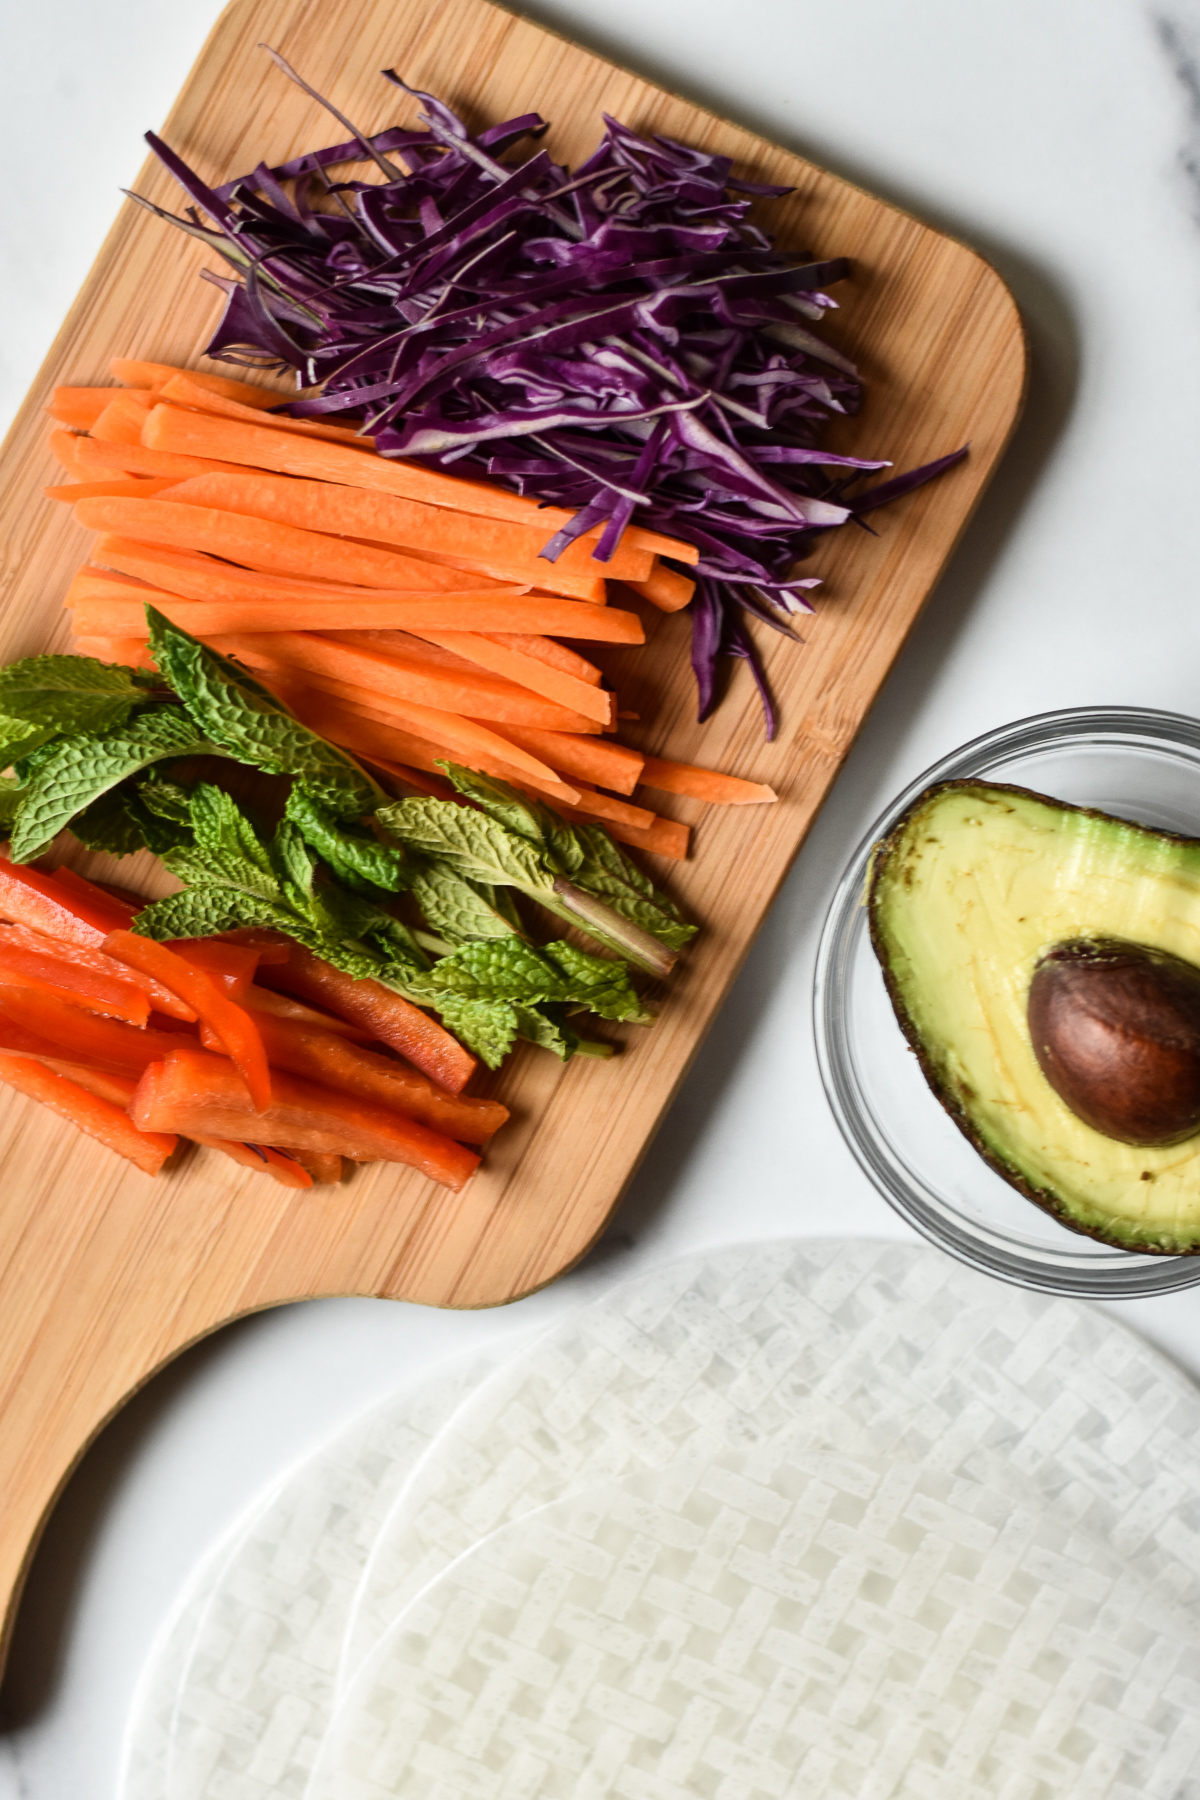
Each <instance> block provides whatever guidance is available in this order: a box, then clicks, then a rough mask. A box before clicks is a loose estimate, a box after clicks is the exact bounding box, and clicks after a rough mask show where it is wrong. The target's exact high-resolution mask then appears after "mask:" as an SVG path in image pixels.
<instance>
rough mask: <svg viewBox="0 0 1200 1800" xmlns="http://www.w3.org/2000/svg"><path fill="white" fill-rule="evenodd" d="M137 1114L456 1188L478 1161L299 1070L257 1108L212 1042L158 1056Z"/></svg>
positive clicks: (156, 1124) (173, 1126)
mask: <svg viewBox="0 0 1200 1800" xmlns="http://www.w3.org/2000/svg"><path fill="white" fill-rule="evenodd" d="M130 1116H131V1118H132V1119H133V1121H134V1123H135V1124H136V1125H137V1126H138V1127H139V1129H141V1130H145V1131H166V1130H171V1131H178V1132H179V1133H180V1134H181V1135H182V1136H184V1137H197V1138H198V1137H221V1138H232V1139H234V1140H235V1141H236V1142H239V1143H255V1144H263V1143H272V1144H274V1145H275V1146H276V1147H277V1148H278V1149H282V1150H291V1149H294V1150H320V1151H324V1152H326V1153H332V1154H334V1155H337V1156H349V1157H351V1158H352V1159H353V1160H354V1161H355V1162H398V1163H406V1164H407V1165H408V1166H409V1167H410V1168H414V1169H419V1170H420V1171H421V1173H422V1174H423V1175H427V1176H428V1177H429V1179H430V1180H431V1181H440V1182H442V1183H443V1184H444V1185H445V1186H446V1187H451V1188H461V1187H462V1186H463V1184H464V1183H465V1182H466V1180H467V1179H468V1177H469V1176H470V1175H471V1174H473V1173H474V1171H475V1170H476V1169H477V1168H478V1166H479V1158H478V1156H476V1155H475V1153H474V1151H472V1150H468V1149H466V1148H465V1147H464V1146H463V1145H462V1144H456V1143H453V1142H452V1141H451V1139H450V1138H446V1137H442V1136H441V1134H440V1133H439V1132H436V1131H430V1130H429V1128H428V1126H426V1125H421V1124H418V1122H417V1121H416V1120H415V1119H408V1118H406V1117H405V1116H404V1114H403V1113H395V1112H389V1111H387V1109H386V1108H385V1107H382V1106H371V1105H368V1104H367V1102H366V1101H363V1100H359V1099H357V1098H356V1097H355V1096H354V1095H352V1094H338V1093H334V1092H333V1091H332V1089H330V1088H324V1087H318V1086H317V1084H316V1082H313V1081H302V1080H300V1079H299V1078H298V1077H297V1076H295V1075H287V1074H283V1073H279V1072H277V1073H276V1075H275V1078H274V1082H273V1092H272V1101H271V1105H270V1107H269V1108H267V1109H265V1110H264V1111H263V1112H261V1113H256V1112H255V1111H254V1110H253V1108H252V1107H251V1105H250V1101H249V1098H248V1096H247V1093H246V1088H245V1084H244V1083H243V1081H242V1079H241V1075H240V1073H239V1071H238V1070H237V1069H236V1068H235V1067H234V1065H233V1063H232V1062H230V1061H229V1060H228V1058H226V1057H223V1056H213V1055H211V1054H210V1053H209V1052H208V1051H205V1050H173V1051H172V1052H171V1054H170V1055H169V1056H166V1057H164V1058H163V1060H162V1062H156V1063H151V1065H150V1067H149V1068H148V1069H147V1070H146V1073H145V1074H144V1075H143V1076H142V1079H141V1081H140V1082H139V1083H138V1091H137V1093H136V1094H135V1095H134V1098H133V1104H132V1106H131V1107H130Z"/></svg>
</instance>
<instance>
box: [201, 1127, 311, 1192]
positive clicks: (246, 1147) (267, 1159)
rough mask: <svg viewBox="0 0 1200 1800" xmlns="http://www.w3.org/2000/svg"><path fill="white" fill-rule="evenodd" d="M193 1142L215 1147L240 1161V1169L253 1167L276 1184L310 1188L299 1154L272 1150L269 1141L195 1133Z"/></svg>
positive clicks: (307, 1175) (309, 1181)
mask: <svg viewBox="0 0 1200 1800" xmlns="http://www.w3.org/2000/svg"><path fill="white" fill-rule="evenodd" d="M194 1142H196V1143H197V1144H205V1145H207V1147H208V1148H209V1149H210V1150H219V1151H220V1152H221V1154H222V1155H223V1156H228V1157H231V1158H232V1159H233V1161H234V1162H235V1163H241V1165H242V1167H243V1168H244V1169H253V1170H254V1171H255V1173H256V1174H258V1175H270V1176H271V1178H272V1179H273V1180H274V1181H277V1182H278V1183H279V1185H280V1187H288V1188H310V1187H311V1186H312V1184H313V1178H312V1176H311V1175H310V1174H309V1172H308V1170H307V1169H306V1168H304V1166H303V1165H302V1164H301V1162H300V1159H299V1157H297V1156H289V1155H288V1154H287V1152H286V1151H284V1150H276V1149H275V1148H274V1147H273V1146H272V1145H271V1144H239V1143H238V1142H237V1141H236V1140H235V1139H233V1138H219V1137H197V1138H195V1139H194Z"/></svg>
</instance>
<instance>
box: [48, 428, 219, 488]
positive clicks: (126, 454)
mask: <svg viewBox="0 0 1200 1800" xmlns="http://www.w3.org/2000/svg"><path fill="white" fill-rule="evenodd" d="M74 457H75V460H74V462H73V463H72V464H71V467H72V469H73V471H74V472H75V473H76V474H78V475H81V476H83V477H84V478H86V476H87V475H89V474H100V473H102V472H109V473H111V472H112V471H113V470H123V471H124V472H125V474H127V475H171V476H176V477H177V478H178V479H179V480H181V481H182V480H186V479H187V477H188V476H190V475H207V474H211V473H212V472H213V471H214V470H217V471H219V470H222V469H226V468H228V466H229V465H228V464H227V463H218V462H213V460H212V459H211V457H202V456H171V455H169V454H168V453H167V452H166V451H164V450H147V449H146V447H145V445H143V444H105V443H102V442H101V441H100V439H99V438H92V437H81V438H76V439H75V448H74Z"/></svg>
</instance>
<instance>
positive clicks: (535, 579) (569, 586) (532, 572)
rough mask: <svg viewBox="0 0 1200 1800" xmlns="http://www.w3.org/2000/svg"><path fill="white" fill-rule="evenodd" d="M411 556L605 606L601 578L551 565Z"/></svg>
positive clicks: (433, 553) (431, 553)
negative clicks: (556, 568)
mask: <svg viewBox="0 0 1200 1800" xmlns="http://www.w3.org/2000/svg"><path fill="white" fill-rule="evenodd" d="M351 541H352V542H353V543H362V544H364V545H365V547H366V548H368V549H373V548H375V547H376V546H375V545H373V544H372V543H371V541H370V540H369V539H366V538H354V539H352V540H351ZM413 555H414V556H417V555H419V556H420V557H421V558H422V559H423V560H424V561H425V562H428V563H434V564H436V565H437V566H438V567H439V568H447V569H457V570H458V571H459V573H460V575H462V574H463V573H466V574H468V575H472V576H479V575H482V576H483V577H484V578H485V580H487V579H490V580H492V581H500V582H507V583H509V584H514V583H515V584H519V585H521V586H523V587H528V588H532V589H534V590H536V591H537V592H538V593H543V594H550V595H554V596H557V597H559V598H562V599H565V600H586V601H587V603H588V605H589V606H607V605H608V584H607V582H606V581H605V579H604V576H603V575H573V574H572V573H571V572H570V570H568V569H564V570H563V571H562V572H561V574H556V573H555V566H554V564H552V563H547V562H540V563H509V562H502V561H501V560H500V558H499V557H496V556H489V557H475V556H466V555H464V554H462V553H460V552H458V551H455V553H454V555H453V556H447V555H446V554H445V553H444V552H443V551H441V550H421V551H413Z"/></svg>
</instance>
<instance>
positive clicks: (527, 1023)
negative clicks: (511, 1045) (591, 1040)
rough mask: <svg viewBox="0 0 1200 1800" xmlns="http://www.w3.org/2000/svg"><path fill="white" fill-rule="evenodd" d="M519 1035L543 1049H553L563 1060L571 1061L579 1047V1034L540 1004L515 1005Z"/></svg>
mask: <svg viewBox="0 0 1200 1800" xmlns="http://www.w3.org/2000/svg"><path fill="white" fill-rule="evenodd" d="M513 1011H514V1013H515V1014H516V1017H517V1035H518V1037H523V1038H526V1039H527V1040H528V1041H529V1043H531V1044H537V1045H538V1047H539V1048H540V1049H542V1050H552V1051H553V1052H554V1054H555V1056H557V1057H558V1058H559V1059H560V1060H561V1061H562V1062H570V1060H571V1058H572V1057H573V1056H574V1055H575V1053H576V1051H577V1050H578V1049H579V1041H580V1040H579V1034H578V1032H575V1031H572V1030H571V1027H570V1026H569V1025H567V1024H565V1023H564V1022H563V1020H561V1019H557V1018H555V1017H554V1016H553V1014H552V1013H550V1012H548V1011H546V1010H544V1009H543V1008H542V1007H540V1006H514V1007H513Z"/></svg>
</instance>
